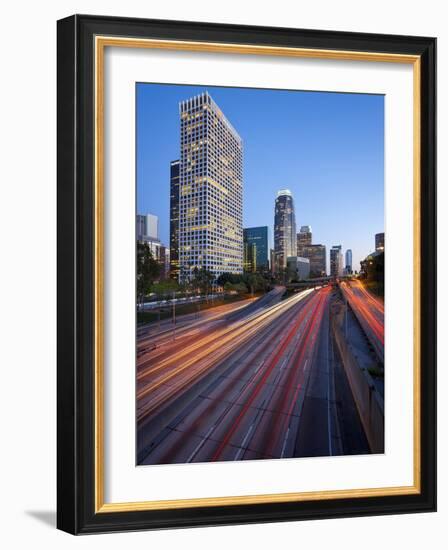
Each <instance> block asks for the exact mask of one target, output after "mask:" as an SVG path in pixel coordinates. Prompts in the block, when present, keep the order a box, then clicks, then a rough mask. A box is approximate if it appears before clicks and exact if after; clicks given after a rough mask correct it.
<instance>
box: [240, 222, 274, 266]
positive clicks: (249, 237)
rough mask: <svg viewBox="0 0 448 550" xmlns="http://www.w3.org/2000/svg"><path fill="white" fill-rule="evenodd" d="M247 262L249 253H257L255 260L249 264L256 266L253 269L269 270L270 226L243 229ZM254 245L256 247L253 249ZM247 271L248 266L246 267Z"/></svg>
mask: <svg viewBox="0 0 448 550" xmlns="http://www.w3.org/2000/svg"><path fill="white" fill-rule="evenodd" d="M243 241H244V251H245V262H244V263H245V264H246V263H247V262H246V255H247V254H249V253H250V254H252V255H253V254H255V257H254V261H251V262H250V264H249V265H252V266H255V267H254V269H253V271H267V270H268V269H269V257H268V254H269V248H268V245H269V238H268V227H267V226H262V227H247V228H245V229H243ZM252 247H255V249H254V250H253V248H252ZM244 269H245V271H247V269H246V267H245V268H244Z"/></svg>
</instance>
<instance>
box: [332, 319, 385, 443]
mask: <svg viewBox="0 0 448 550" xmlns="http://www.w3.org/2000/svg"><path fill="white" fill-rule="evenodd" d="M332 330H333V336H334V339H335V342H336V345H337V347H338V350H339V355H340V356H341V359H342V363H343V365H344V369H345V372H346V374H347V378H348V381H349V384H350V388H351V390H352V394H353V397H354V400H355V403H356V406H357V409H358V413H359V416H360V418H361V422H362V425H363V427H364V431H365V433H366V437H367V440H368V442H369V446H370V450H371V451H372V453H383V452H384V399H383V398H382V396H381V395H380V394H379V393H378V391H377V390H376V388H375V385H374V383H373V380H372V377H371V376H370V374H369V372H368V371H367V370H366V369H362V368H361V367H360V366H359V364H358V361H357V360H356V357H355V356H354V355H353V352H352V350H351V348H350V346H349V345H348V344H347V341H346V339H345V337H344V333H343V331H342V315H341V314H336V315H334V316H333V318H332Z"/></svg>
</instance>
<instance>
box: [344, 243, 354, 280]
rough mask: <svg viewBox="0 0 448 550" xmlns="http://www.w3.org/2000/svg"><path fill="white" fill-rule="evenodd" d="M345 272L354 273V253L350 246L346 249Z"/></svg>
mask: <svg viewBox="0 0 448 550" xmlns="http://www.w3.org/2000/svg"><path fill="white" fill-rule="evenodd" d="M345 273H346V274H347V275H351V274H352V273H353V255H352V251H351V250H350V248H349V249H348V250H346V251H345Z"/></svg>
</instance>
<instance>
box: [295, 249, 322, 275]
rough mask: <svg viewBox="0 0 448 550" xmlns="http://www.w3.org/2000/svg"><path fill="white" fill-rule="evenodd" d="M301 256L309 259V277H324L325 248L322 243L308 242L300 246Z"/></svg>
mask: <svg viewBox="0 0 448 550" xmlns="http://www.w3.org/2000/svg"><path fill="white" fill-rule="evenodd" d="M300 251H301V253H300V255H301V257H302V258H308V260H309V261H310V277H325V275H326V273H327V249H326V246H325V245H324V244H308V245H303V246H301V247H300Z"/></svg>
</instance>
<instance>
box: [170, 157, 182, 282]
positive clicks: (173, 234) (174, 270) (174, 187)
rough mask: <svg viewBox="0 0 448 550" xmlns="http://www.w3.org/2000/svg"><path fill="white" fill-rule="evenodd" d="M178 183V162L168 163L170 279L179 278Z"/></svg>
mask: <svg viewBox="0 0 448 550" xmlns="http://www.w3.org/2000/svg"><path fill="white" fill-rule="evenodd" d="M179 182H180V161H179V160H173V161H172V162H171V163H170V277H171V278H173V279H176V280H177V279H178V278H179Z"/></svg>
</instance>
